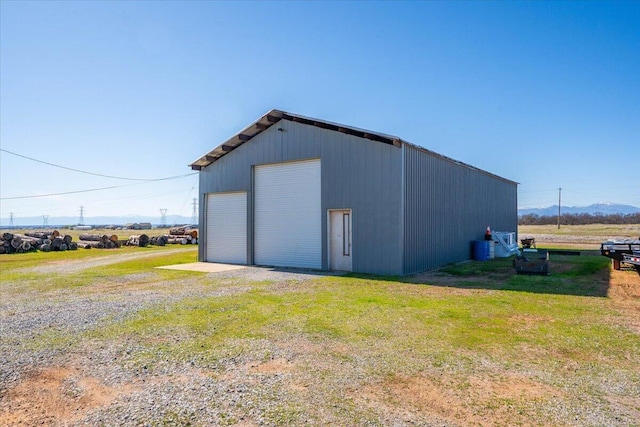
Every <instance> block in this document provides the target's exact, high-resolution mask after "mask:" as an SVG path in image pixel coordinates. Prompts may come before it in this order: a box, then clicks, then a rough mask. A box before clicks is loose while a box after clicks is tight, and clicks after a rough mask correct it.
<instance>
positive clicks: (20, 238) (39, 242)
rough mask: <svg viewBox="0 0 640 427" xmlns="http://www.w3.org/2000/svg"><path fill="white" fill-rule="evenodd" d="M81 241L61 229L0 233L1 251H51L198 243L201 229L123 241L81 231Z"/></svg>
mask: <svg viewBox="0 0 640 427" xmlns="http://www.w3.org/2000/svg"><path fill="white" fill-rule="evenodd" d="M79 237H80V240H79V241H78V242H72V237H71V236H69V235H65V236H62V235H61V234H60V232H59V231H58V230H53V231H51V232H32V233H24V234H12V233H4V234H2V235H0V254H10V253H24V252H35V251H36V250H40V251H42V252H49V251H66V250H75V249H78V248H84V249H91V248H96V249H113V248H119V247H120V246H121V243H124V245H126V246H139V247H141V248H143V247H146V246H149V245H155V246H165V245H167V244H174V245H197V244H198V230H197V229H195V228H191V227H189V226H182V227H174V228H171V229H169V235H164V236H155V237H149V236H148V235H146V234H140V235H136V236H130V237H129V239H128V240H126V241H124V242H120V241H119V240H118V236H116V235H115V234H114V235H111V236H107V235H101V234H81V235H80V236H79Z"/></svg>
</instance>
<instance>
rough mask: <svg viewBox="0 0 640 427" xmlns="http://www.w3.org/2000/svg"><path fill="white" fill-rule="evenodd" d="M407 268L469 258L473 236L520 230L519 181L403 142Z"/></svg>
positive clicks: (410, 270) (409, 270) (407, 271)
mask: <svg viewBox="0 0 640 427" xmlns="http://www.w3.org/2000/svg"><path fill="white" fill-rule="evenodd" d="M404 160H405V177H404V179H405V190H404V206H405V211H404V270H403V273H404V274H412V273H416V272H420V271H424V270H428V269H432V268H435V267H439V266H442V265H445V264H448V263H451V262H458V261H463V260H467V259H469V258H470V246H471V241H472V240H476V239H482V238H483V235H484V231H485V229H486V227H487V225H490V226H491V228H492V230H497V231H516V230H517V184H516V183H514V182H510V181H506V180H502V179H499V178H497V177H495V176H491V175H489V174H487V173H484V172H482V171H479V170H474V169H472V168H469V167H466V166H463V165H459V164H456V163H454V162H451V161H449V160H446V159H443V158H440V157H438V156H434V155H432V154H429V153H426V152H423V151H420V150H419V149H416V148H414V147H411V146H405V150H404Z"/></svg>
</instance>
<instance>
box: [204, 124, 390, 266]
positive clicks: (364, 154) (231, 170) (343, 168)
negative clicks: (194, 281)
mask: <svg viewBox="0 0 640 427" xmlns="http://www.w3.org/2000/svg"><path fill="white" fill-rule="evenodd" d="M278 129H282V131H279V130H278ZM401 153H402V150H401V149H400V148H398V147H395V146H392V145H389V144H385V143H380V142H375V141H370V140H366V139H363V138H360V137H357V136H353V135H347V134H344V133H340V132H335V131H331V130H327V129H322V128H319V127H316V126H310V125H305V124H300V123H296V122H292V121H287V120H281V121H280V122H278V123H276V124H275V125H274V126H272V127H270V128H269V129H267V130H265V131H264V132H262V133H260V134H259V135H258V136H256V137H254V138H253V139H252V140H251V141H249V142H247V143H246V144H243V145H241V146H240V147H238V148H236V149H235V150H234V151H233V152H231V153H229V154H227V155H226V156H223V157H222V158H220V159H219V160H218V161H216V162H214V163H213V164H211V165H209V166H207V167H205V168H203V169H202V170H201V171H200V199H201V200H200V203H201V204H200V206H204V196H203V195H204V194H206V193H215V192H227V191H247V192H248V193H249V195H250V196H249V205H248V207H247V209H248V214H249V215H248V219H247V221H248V228H247V230H248V236H247V239H248V242H247V247H248V248H249V252H250V254H249V255H250V256H249V258H248V259H249V260H250V262H253V257H252V254H251V250H252V249H251V248H252V246H253V243H252V242H253V227H252V226H251V225H252V222H253V215H252V213H253V202H252V201H253V197H252V195H251V191H252V176H253V171H252V168H253V166H255V165H261V164H269V163H279V162H287V161H295V160H303V159H313V158H320V159H321V167H322V178H321V179H322V203H321V207H322V212H319V215H321V221H322V236H323V238H322V267H323V268H325V269H326V268H328V257H327V239H326V236H327V210H328V209H340V208H350V209H352V210H353V218H352V221H353V222H352V227H353V228H352V245H353V271H354V272H366V273H375V274H395V275H399V274H402V251H401V249H402V239H401V237H400V226H399V224H400V222H401V221H400V218H401V212H402V208H401V186H402V179H401V177H402V173H401V162H402V156H401ZM200 221H201V222H200V223H201V224H205V226H206V223H205V222H204V214H203V212H202V210H201V213H200ZM205 234H206V233H201V235H205ZM205 246H206V242H202V245H201V248H200V253H199V259H201V260H202V259H204V253H203V248H204V247H205Z"/></svg>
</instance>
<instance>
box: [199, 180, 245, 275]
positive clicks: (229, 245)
mask: <svg viewBox="0 0 640 427" xmlns="http://www.w3.org/2000/svg"><path fill="white" fill-rule="evenodd" d="M206 257H207V261H208V262H228V263H232V264H246V263H247V193H244V192H242V193H209V194H207V253H206Z"/></svg>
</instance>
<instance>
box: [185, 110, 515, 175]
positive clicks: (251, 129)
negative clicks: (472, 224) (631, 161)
mask: <svg viewBox="0 0 640 427" xmlns="http://www.w3.org/2000/svg"><path fill="white" fill-rule="evenodd" d="M280 120H289V121H293V122H298V123H304V124H306V125H311V126H316V127H319V128H323V129H330V130H333V131H336V132H341V133H346V134H348V135H354V136H358V137H360V138H364V139H370V140H372V141H377V142H382V143H384V144H390V145H394V146H396V147H401V146H402V145H407V146H410V147H412V148H414V149H416V150H419V151H422V152H425V153H428V154H430V155H432V156H435V157H438V158H441V159H443V160H446V161H448V162H451V163H455V164H457V165H460V166H464V167H467V168H469V169H473V170H476V171H479V172H482V173H484V174H486V175H490V176H492V177H494V178H498V179H500V180H503V181H507V182H510V183H513V184H517V182H515V181H512V180H510V179H507V178H503V177H501V176H499V175H495V174H492V173H491V172H487V171H485V170H483V169H480V168H477V167H475V166H471V165H469V164H467V163H464V162H460V161H458V160H455V159H452V158H450V157H447V156H443V155H442V154H438V153H436V152H435V151H431V150H427V149H426V148H424V147H421V146H419V145H415V144H411V143H409V142H407V141H404V140H402V139H401V138H399V137H397V136H393V135H387V134H384V133H380V132H374V131H370V130H365V129H360V128H356V127H353V126H347V125H343V124H339V123H333V122H329V121H326V120H321V119H314V118H311V117H305V116H301V115H299V114H294V113H288V112H286V111H282V110H276V109H273V110H271V111H269V112H268V113H266V114H265V115H263V116H262V117H260V118H259V119H258V120H256V121H255V122H253V123H251V124H250V125H249V126H247V127H246V128H244V129H242V130H241V131H240V132H238V133H237V134H235V135H233V136H232V137H231V138H229V139H227V140H226V141H225V142H223V143H222V144H220V145H218V146H217V147H216V148H214V149H213V150H211V151H209V152H208V153H206V154H205V155H203V156H202V157H200V158H199V159H198V160H196V161H194V162H193V163H191V164H190V165H189V166H190V167H191V169H192V170H201V169H202V168H205V167H207V166H209V165H210V164H212V163H214V162H216V161H217V160H218V159H220V158H221V157H223V156H225V155H226V154H228V153H230V152H231V151H233V150H235V149H236V148H238V147H239V146H241V145H242V144H244V143H246V142H248V141H250V140H251V139H252V138H254V137H255V136H257V135H259V134H260V133H262V132H264V131H265V130H267V129H269V128H270V127H271V126H273V125H275V124H276V123H278V122H279V121H280Z"/></svg>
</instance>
